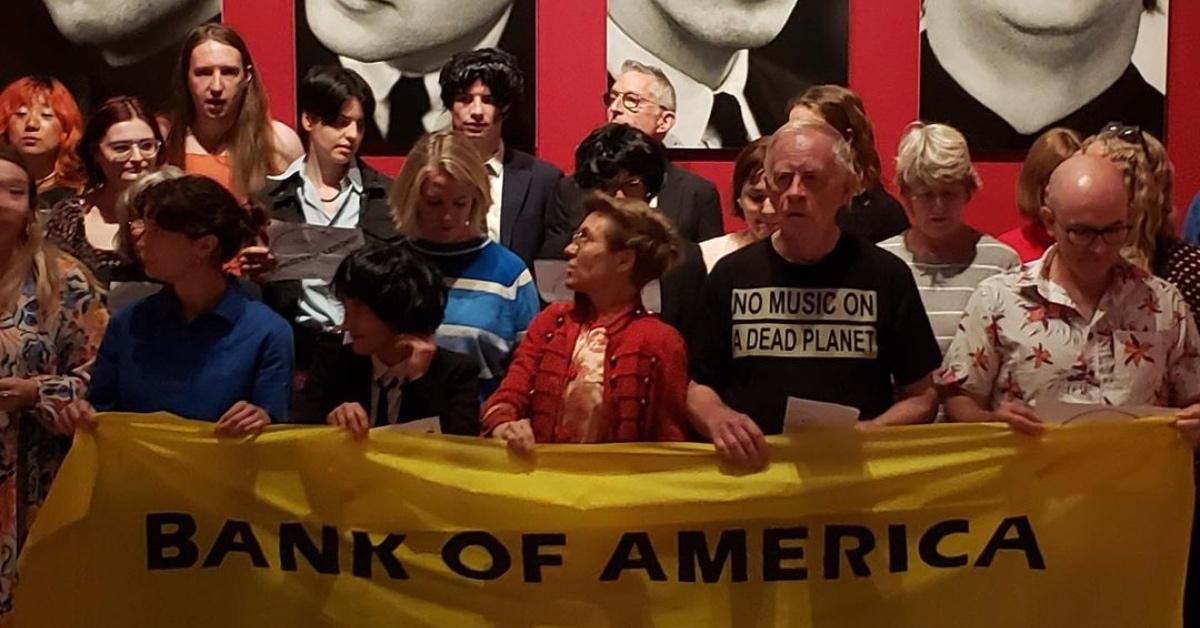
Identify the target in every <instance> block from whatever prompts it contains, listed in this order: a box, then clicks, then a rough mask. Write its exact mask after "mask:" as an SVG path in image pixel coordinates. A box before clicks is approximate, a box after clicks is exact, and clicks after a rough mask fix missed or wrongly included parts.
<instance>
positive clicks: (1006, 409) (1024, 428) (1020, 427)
mask: <svg viewBox="0 0 1200 628" xmlns="http://www.w3.org/2000/svg"><path fill="white" fill-rule="evenodd" d="M992 414H993V415H994V416H995V417H996V420H997V421H1003V422H1004V423H1008V425H1009V427H1012V428H1013V429H1014V430H1016V431H1018V432H1020V433H1022V434H1029V435H1030V436H1038V435H1040V434H1041V433H1042V432H1044V431H1046V426H1045V424H1043V423H1042V420H1041V419H1040V418H1038V415H1037V412H1034V410H1033V408H1031V407H1029V406H1027V405H1025V404H1023V403H1021V402H1019V401H1005V402H1002V403H1001V404H1000V405H999V406H997V407H996V409H995V410H994V411H993V412H992Z"/></svg>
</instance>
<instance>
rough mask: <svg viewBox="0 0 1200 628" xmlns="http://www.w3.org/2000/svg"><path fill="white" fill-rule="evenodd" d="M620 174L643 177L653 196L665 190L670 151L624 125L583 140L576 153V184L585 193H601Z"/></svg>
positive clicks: (605, 128)
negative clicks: (622, 172)
mask: <svg viewBox="0 0 1200 628" xmlns="http://www.w3.org/2000/svg"><path fill="white" fill-rule="evenodd" d="M621 170H624V171H626V172H628V173H629V174H631V175H634V176H636V177H640V178H641V179H642V182H643V183H644V184H645V185H646V191H647V192H649V193H650V196H654V195H656V194H658V192H659V190H661V189H662V184H663V177H665V176H666V172H667V151H666V149H665V148H663V145H662V144H660V143H659V142H658V140H655V139H654V138H652V137H650V136H649V135H646V134H645V133H643V132H642V131H640V130H638V129H635V128H633V127H631V126H627V125H624V124H616V123H609V124H606V125H604V126H602V127H600V128H598V129H596V130H594V131H592V132H591V133H588V136H587V137H585V138H583V141H582V142H580V144H579V148H576V149H575V174H574V175H572V176H573V177H574V178H575V183H578V184H579V187H581V188H583V189H585V190H598V189H602V188H603V187H604V185H605V183H607V182H608V181H611V180H612V179H613V178H614V177H616V176H617V173H618V172H620V171H621Z"/></svg>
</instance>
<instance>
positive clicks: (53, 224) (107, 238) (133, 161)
mask: <svg viewBox="0 0 1200 628" xmlns="http://www.w3.org/2000/svg"><path fill="white" fill-rule="evenodd" d="M162 146H163V138H162V134H161V133H160V132H159V130H158V125H157V124H155V121H154V118H152V117H150V115H149V114H148V113H146V110H145V109H144V108H143V107H142V104H141V103H140V102H138V100H137V99H136V98H131V97H128V96H119V97H116V98H111V99H109V100H107V101H105V103H104V104H103V105H101V106H100V108H99V109H97V110H96V112H95V113H93V114H92V117H91V118H89V119H88V123H87V126H86V127H84V130H83V137H82V139H81V140H80V143H79V157H80V161H81V162H82V163H83V169H84V172H85V173H86V174H87V186H86V187H85V189H84V191H83V193H82V194H80V195H78V196H75V197H73V198H69V199H67V200H64V201H62V202H60V203H59V204H58V205H55V206H54V208H53V210H51V214H50V219H49V220H48V221H47V223H46V234H47V236H48V237H49V238H50V240H52V241H53V242H54V243H56V244H57V245H58V246H59V247H60V248H62V249H63V250H64V251H66V252H67V253H70V254H71V255H72V256H74V257H76V258H77V259H79V260H80V261H81V262H83V263H84V264H85V265H86V266H87V267H88V268H89V269H91V271H92V273H93V274H94V275H95V276H96V279H97V280H98V281H99V282H100V283H101V284H102V285H103V286H104V287H107V286H108V285H109V283H111V282H112V281H113V280H122V279H123V276H122V270H121V269H123V268H126V267H127V266H128V265H129V263H130V261H131V260H130V259H129V258H128V257H126V256H125V255H123V254H122V253H121V251H120V247H119V244H118V240H119V237H118V236H119V233H120V231H121V222H122V221H121V220H120V216H119V215H118V214H119V211H118V205H119V204H120V203H119V201H120V199H121V197H122V196H123V195H124V194H125V192H126V190H127V189H129V186H130V185H132V184H133V183H134V182H135V181H137V180H138V179H139V178H140V177H142V176H143V175H145V174H147V173H151V172H154V171H156V170H158V169H159V167H160V166H162V164H163V163H164V161H165V153H164V152H163V150H162Z"/></svg>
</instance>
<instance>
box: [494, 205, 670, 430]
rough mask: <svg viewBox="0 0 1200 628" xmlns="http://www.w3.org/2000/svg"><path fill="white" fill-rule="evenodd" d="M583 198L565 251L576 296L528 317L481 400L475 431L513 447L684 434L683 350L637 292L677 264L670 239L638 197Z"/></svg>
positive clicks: (667, 229)
mask: <svg viewBox="0 0 1200 628" xmlns="http://www.w3.org/2000/svg"><path fill="white" fill-rule="evenodd" d="M586 203H587V204H586V208H587V212H588V213H587V217H586V218H585V219H584V221H583V224H582V225H581V226H580V228H579V230H578V231H576V232H575V237H574V238H572V240H571V243H570V244H568V245H567V248H566V256H567V259H568V262H567V286H568V287H569V288H571V289H572V290H574V291H575V295H576V296H575V301H574V302H562V303H555V304H553V305H551V306H550V307H548V308H546V310H544V311H543V312H542V313H541V314H539V315H538V316H537V318H535V319H534V320H533V323H531V324H530V326H529V336H528V338H526V340H525V342H523V343H521V346H520V347H519V348H518V349H517V354H516V357H515V358H514V359H513V363H512V366H511V367H510V369H509V372H508V375H506V376H505V377H504V381H503V382H502V383H501V384H500V388H499V389H498V390H497V391H496V392H495V394H493V395H492V396H491V397H490V398H488V400H487V403H486V404H485V405H484V410H483V426H484V433H485V434H490V435H491V436H492V437H494V438H497V439H500V440H503V441H505V442H507V443H508V446H509V447H510V448H512V449H513V450H514V451H516V452H518V453H522V454H528V453H530V451H531V450H532V449H533V447H534V443H609V442H632V441H682V440H686V439H687V434H688V427H687V418H686V415H685V405H684V402H685V398H686V393H687V385H688V377H687V349H686V348H685V346H684V343H683V338H682V337H680V335H679V333H678V332H676V331H675V330H674V329H672V328H671V327H670V326H669V325H667V324H666V323H664V322H663V321H662V320H660V319H659V318H658V317H657V316H655V315H653V314H651V313H649V312H647V311H646V309H645V308H644V307H642V304H641V297H640V294H641V290H642V286H644V285H646V284H647V283H649V282H650V281H652V280H654V279H657V278H658V277H660V276H662V274H663V273H664V272H665V271H666V270H667V268H669V267H670V266H671V264H673V263H675V262H676V261H678V259H679V257H680V247H679V243H680V240H679V237H678V236H677V235H676V234H675V232H674V229H673V228H672V227H671V225H670V223H669V222H668V221H667V220H666V219H665V218H664V217H663V216H662V215H661V214H659V213H658V212H655V211H654V210H652V209H650V208H649V207H648V206H647V205H646V204H645V202H643V201H640V200H626V199H617V198H613V197H611V196H608V195H606V194H595V195H592V196H590V197H589V198H588V200H587V201H586Z"/></svg>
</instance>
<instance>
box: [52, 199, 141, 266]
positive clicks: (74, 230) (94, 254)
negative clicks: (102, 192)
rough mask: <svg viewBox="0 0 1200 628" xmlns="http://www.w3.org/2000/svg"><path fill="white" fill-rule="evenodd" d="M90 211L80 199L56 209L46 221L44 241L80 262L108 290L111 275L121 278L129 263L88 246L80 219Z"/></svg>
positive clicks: (120, 256) (111, 252)
mask: <svg viewBox="0 0 1200 628" xmlns="http://www.w3.org/2000/svg"><path fill="white" fill-rule="evenodd" d="M89 210H91V207H90V205H89V204H88V202H87V200H85V199H84V198H83V197H82V196H75V197H72V198H69V199H67V200H65V201H63V202H61V203H59V204H58V205H55V206H54V209H53V210H51V212H50V218H49V220H47V221H46V237H47V238H49V240H50V241H51V242H53V243H54V244H56V245H58V247H59V248H60V249H62V250H63V251H66V252H67V253H69V254H70V255H71V256H72V257H74V258H75V259H78V260H79V261H81V262H83V263H84V264H85V265H86V266H87V267H88V269H90V270H91V271H92V274H93V275H95V276H96V280H97V281H99V282H100V284H101V285H102V286H104V287H106V288H107V287H108V284H109V283H110V282H111V281H113V280H114V278H115V277H114V275H119V274H121V271H122V269H125V268H126V267H128V266H129V261H128V260H126V259H125V256H123V255H121V254H120V253H118V252H117V251H107V250H104V249H98V248H96V247H94V246H92V243H91V242H88V239H87V233H86V232H85V231H84V226H83V218H84V216H85V215H87V213H88V211H89Z"/></svg>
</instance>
